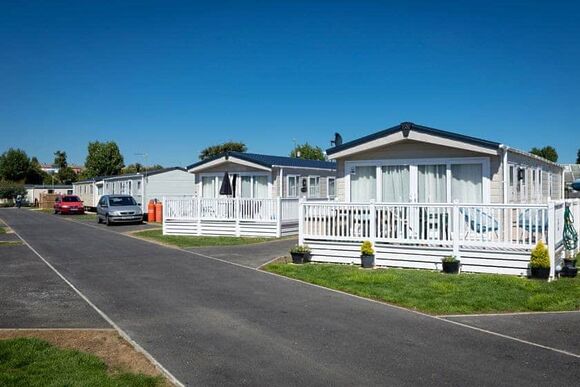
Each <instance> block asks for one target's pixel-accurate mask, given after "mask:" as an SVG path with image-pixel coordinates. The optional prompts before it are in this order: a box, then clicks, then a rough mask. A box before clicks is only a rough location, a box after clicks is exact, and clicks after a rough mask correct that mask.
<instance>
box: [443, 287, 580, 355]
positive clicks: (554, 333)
mask: <svg viewBox="0 0 580 387" xmlns="http://www.w3.org/2000/svg"><path fill="white" fill-rule="evenodd" d="M579 285H580V284H579ZM448 319H449V320H453V321H458V322H461V323H464V324H468V325H471V326H475V327H478V328H482V329H487V330H490V331H494V332H501V333H503V334H506V335H510V336H514V337H517V338H519V339H522V340H527V341H533V342H535V343H538V344H542V345H547V346H551V347H556V348H559V349H562V350H565V351H569V352H573V353H578V354H580V312H571V313H534V314H513V315H487V316H457V317H448Z"/></svg>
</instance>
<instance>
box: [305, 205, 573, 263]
mask: <svg viewBox="0 0 580 387" xmlns="http://www.w3.org/2000/svg"><path fill="white" fill-rule="evenodd" d="M567 205H568V206H570V208H571V210H572V213H573V215H574V216H575V219H576V223H575V226H576V228H578V223H580V200H571V201H566V202H565V201H550V202H548V203H546V204H463V203H453V204H450V203H443V204H424V203H342V202H340V203H339V202H315V203H314V202H303V203H301V204H300V217H299V218H300V219H299V220H300V223H299V238H300V243H304V241H305V240H319V241H320V240H324V241H345V242H361V241H363V240H370V241H371V242H373V243H375V242H382V243H390V244H397V245H403V246H404V245H408V246H411V245H412V246H445V247H450V248H451V249H452V251H453V254H454V255H456V256H460V251H461V249H464V248H481V249H490V248H492V249H496V250H497V249H506V250H509V249H520V250H521V249H531V248H532V247H533V246H535V245H536V243H538V241H540V240H542V241H544V242H546V243H547V244H548V247H549V249H550V253H551V254H550V255H551V258H552V261H554V259H555V258H556V256H557V255H561V250H562V249H561V246H562V241H563V229H564V210H565V207H566V206H567ZM554 267H555V265H554V264H552V270H554ZM552 274H553V273H552Z"/></svg>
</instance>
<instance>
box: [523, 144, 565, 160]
mask: <svg viewBox="0 0 580 387" xmlns="http://www.w3.org/2000/svg"><path fill="white" fill-rule="evenodd" d="M530 153H531V154H533V155H536V156H540V157H542V158H544V159H546V160H549V161H553V162H554V163H555V162H557V161H558V152H556V149H554V147H553V146H550V145H548V146H545V147H543V148H536V147H533V148H532V150H531V151H530Z"/></svg>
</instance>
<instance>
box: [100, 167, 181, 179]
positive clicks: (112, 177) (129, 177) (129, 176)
mask: <svg viewBox="0 0 580 387" xmlns="http://www.w3.org/2000/svg"><path fill="white" fill-rule="evenodd" d="M171 171H183V172H187V170H186V169H185V168H182V167H171V168H162V169H156V170H153V171H146V172H139V173H130V174H126V175H116V176H107V177H104V178H102V179H103V180H122V179H131V178H133V177H141V176H145V175H147V176H153V175H159V174H161V173H165V172H171Z"/></svg>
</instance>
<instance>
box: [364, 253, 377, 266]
mask: <svg viewBox="0 0 580 387" xmlns="http://www.w3.org/2000/svg"><path fill="white" fill-rule="evenodd" d="M360 265H361V266H362V267H363V268H365V269H372V268H373V267H375V255H374V254H373V255H361V256H360Z"/></svg>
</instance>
